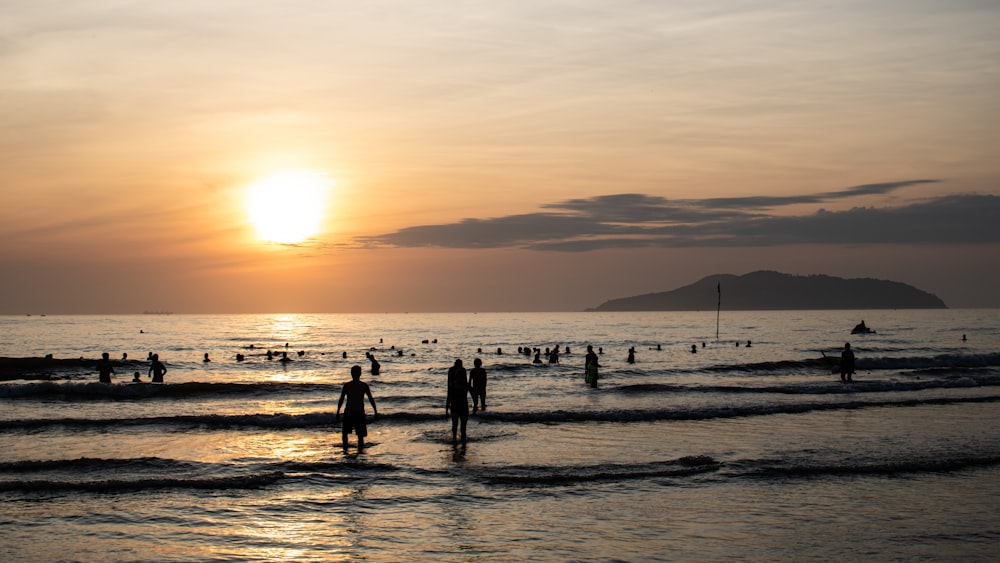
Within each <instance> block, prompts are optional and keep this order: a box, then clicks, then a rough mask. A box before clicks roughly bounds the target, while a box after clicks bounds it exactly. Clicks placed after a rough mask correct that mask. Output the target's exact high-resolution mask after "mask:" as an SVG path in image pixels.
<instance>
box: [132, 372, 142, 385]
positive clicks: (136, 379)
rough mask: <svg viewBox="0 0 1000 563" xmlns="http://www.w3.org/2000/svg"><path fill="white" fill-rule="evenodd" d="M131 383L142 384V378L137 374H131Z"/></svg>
mask: <svg viewBox="0 0 1000 563" xmlns="http://www.w3.org/2000/svg"><path fill="white" fill-rule="evenodd" d="M132 383H142V377H141V376H140V375H139V372H135V373H134V374H132Z"/></svg>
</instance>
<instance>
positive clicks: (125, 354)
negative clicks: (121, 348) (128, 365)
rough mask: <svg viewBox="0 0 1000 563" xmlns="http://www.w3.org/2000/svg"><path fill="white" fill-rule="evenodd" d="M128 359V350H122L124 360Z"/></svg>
mask: <svg viewBox="0 0 1000 563" xmlns="http://www.w3.org/2000/svg"><path fill="white" fill-rule="evenodd" d="M125 360H128V352H122V361H123V362H124V361H125Z"/></svg>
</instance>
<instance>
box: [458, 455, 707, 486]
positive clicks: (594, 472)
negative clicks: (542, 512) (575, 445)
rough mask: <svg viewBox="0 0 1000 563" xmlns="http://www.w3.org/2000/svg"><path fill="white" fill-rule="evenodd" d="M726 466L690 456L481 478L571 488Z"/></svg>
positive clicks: (523, 468)
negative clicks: (668, 459) (568, 486)
mask: <svg viewBox="0 0 1000 563" xmlns="http://www.w3.org/2000/svg"><path fill="white" fill-rule="evenodd" d="M720 467H722V463H721V462H718V461H716V460H714V459H712V458H711V457H709V456H687V457H682V458H680V459H676V460H670V461H658V462H650V463H643V464H599V465H582V466H581V465H573V466H563V467H552V466H540V465H519V466H512V467H504V468H502V469H499V470H497V469H489V470H480V471H478V472H477V476H478V477H479V478H480V479H482V480H483V481H485V482H487V483H489V484H504V485H518V486H526V485H527V486H547V485H570V484H576V483H592V482H599V481H614V482H618V481H628V480H636V479H654V478H661V477H685V476H689V475H696V474H699V473H708V472H713V471H716V470H718V469H719V468H720Z"/></svg>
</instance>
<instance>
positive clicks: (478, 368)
mask: <svg viewBox="0 0 1000 563" xmlns="http://www.w3.org/2000/svg"><path fill="white" fill-rule="evenodd" d="M472 364H473V365H474V366H475V367H474V368H472V371H470V372H469V387H471V388H472V412H473V413H475V412H477V411H478V410H479V405H480V404H482V406H483V407H482V408H483V410H486V369H485V368H484V367H483V361H482V360H480V359H479V358H476V359H475V360H473V361H472Z"/></svg>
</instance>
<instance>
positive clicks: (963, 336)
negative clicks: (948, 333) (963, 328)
mask: <svg viewBox="0 0 1000 563" xmlns="http://www.w3.org/2000/svg"><path fill="white" fill-rule="evenodd" d="M962 342H965V335H964V334H963V335H962Z"/></svg>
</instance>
